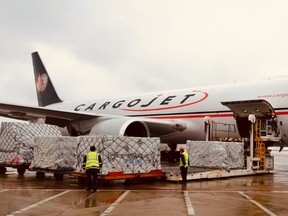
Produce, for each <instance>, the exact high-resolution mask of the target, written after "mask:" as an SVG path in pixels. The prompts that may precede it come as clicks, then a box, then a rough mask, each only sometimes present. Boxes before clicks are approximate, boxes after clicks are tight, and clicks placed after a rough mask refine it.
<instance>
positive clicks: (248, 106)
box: [221, 100, 275, 137]
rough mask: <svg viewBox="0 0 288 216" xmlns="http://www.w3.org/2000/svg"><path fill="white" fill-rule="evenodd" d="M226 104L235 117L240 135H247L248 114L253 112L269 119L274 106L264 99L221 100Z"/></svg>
mask: <svg viewBox="0 0 288 216" xmlns="http://www.w3.org/2000/svg"><path fill="white" fill-rule="evenodd" d="M221 103H222V104H223V105H224V106H227V107H228V108H229V109H230V110H231V111H232V112H233V115H234V118H235V119H236V123H237V127H238V131H239V134H240V136H241V137H249V130H250V126H251V125H250V124H251V122H250V121H248V116H249V115H250V114H254V115H255V117H256V118H260V119H271V118H272V114H273V113H274V114H275V112H274V108H273V107H272V106H271V104H270V103H268V102H267V101H266V100H242V101H226V102H221Z"/></svg>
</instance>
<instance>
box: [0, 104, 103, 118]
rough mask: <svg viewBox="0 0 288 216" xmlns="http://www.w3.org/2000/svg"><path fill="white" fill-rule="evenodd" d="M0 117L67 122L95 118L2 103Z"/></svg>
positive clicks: (86, 114)
mask: <svg viewBox="0 0 288 216" xmlns="http://www.w3.org/2000/svg"><path fill="white" fill-rule="evenodd" d="M0 116H3V117H6V118H12V119H18V120H25V121H28V120H32V121H33V120H36V119H39V118H47V117H48V118H55V119H62V120H66V121H84V120H89V119H92V118H95V117H99V116H95V115H93V114H89V113H79V112H74V111H64V110H57V109H51V108H43V107H33V106H23V105H15V104H5V103H0Z"/></svg>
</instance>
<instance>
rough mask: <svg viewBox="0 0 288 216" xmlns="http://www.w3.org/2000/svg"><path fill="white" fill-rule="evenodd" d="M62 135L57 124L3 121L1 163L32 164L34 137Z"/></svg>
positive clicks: (0, 147)
mask: <svg viewBox="0 0 288 216" xmlns="http://www.w3.org/2000/svg"><path fill="white" fill-rule="evenodd" d="M36 136H61V132H60V130H59V128H58V127H57V126H54V125H47V124H35V123H24V122H23V123H22V122H2V123H1V130H0V164H4V165H7V166H10V165H12V166H15V165H21V164H30V163H31V161H32V159H33V148H34V137H36Z"/></svg>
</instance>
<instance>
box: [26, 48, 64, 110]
mask: <svg viewBox="0 0 288 216" xmlns="http://www.w3.org/2000/svg"><path fill="white" fill-rule="evenodd" d="M32 62H33V69H34V76H35V84H36V92H37V99H38V105H39V106H41V107H44V106H47V105H50V104H54V103H59V102H62V100H61V99H60V98H59V97H58V95H57V92H56V90H55V88H54V86H53V84H52V82H51V80H50V78H49V75H48V73H47V71H46V69H45V66H44V64H43V62H42V60H41V58H40V56H39V54H38V52H33V53H32Z"/></svg>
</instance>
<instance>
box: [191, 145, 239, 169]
mask: <svg viewBox="0 0 288 216" xmlns="http://www.w3.org/2000/svg"><path fill="white" fill-rule="evenodd" d="M187 153H188V154H189V161H190V166H192V167H205V168H223V169H228V170H229V169H241V168H243V167H244V143H242V142H220V141H187Z"/></svg>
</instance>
